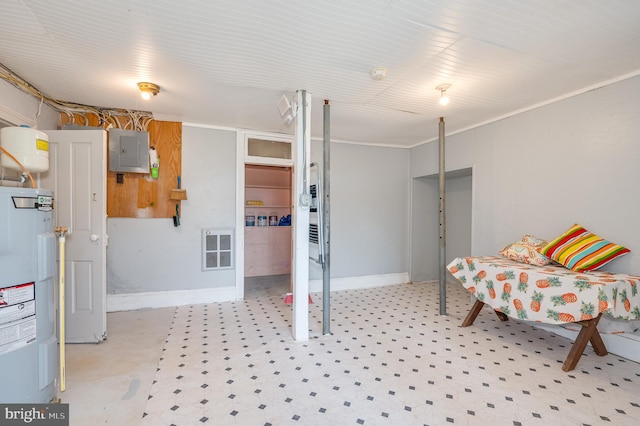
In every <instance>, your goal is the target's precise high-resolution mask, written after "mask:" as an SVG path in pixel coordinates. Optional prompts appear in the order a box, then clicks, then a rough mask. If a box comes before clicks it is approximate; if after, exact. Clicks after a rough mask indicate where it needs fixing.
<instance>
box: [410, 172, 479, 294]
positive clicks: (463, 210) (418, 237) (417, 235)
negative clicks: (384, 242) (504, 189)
mask: <svg viewBox="0 0 640 426" xmlns="http://www.w3.org/2000/svg"><path fill="white" fill-rule="evenodd" d="M445 179H446V181H445V187H446V206H445V211H446V219H445V221H446V254H445V257H446V259H453V258H455V257H459V256H470V255H471V235H472V234H471V218H472V215H471V212H472V183H473V176H472V169H471V168H466V169H461V170H455V171H450V172H447V173H446V174H445ZM439 198H440V194H439V183H438V175H437V174H436V175H429V176H420V177H417V178H414V179H413V185H412V194H411V199H412V208H411V217H412V223H411V229H412V232H411V281H412V282H414V283H415V282H424V281H434V280H438V277H439V266H438V263H439V262H438V257H439V249H440V246H439V212H438V204H439Z"/></svg>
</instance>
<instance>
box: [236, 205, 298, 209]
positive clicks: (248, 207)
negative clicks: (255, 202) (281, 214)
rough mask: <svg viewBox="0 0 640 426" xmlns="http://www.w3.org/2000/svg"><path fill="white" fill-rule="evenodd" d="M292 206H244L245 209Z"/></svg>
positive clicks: (285, 207) (288, 207) (286, 207)
mask: <svg viewBox="0 0 640 426" xmlns="http://www.w3.org/2000/svg"><path fill="white" fill-rule="evenodd" d="M291 207H292V206H250V205H246V206H244V208H245V209H290V208H291Z"/></svg>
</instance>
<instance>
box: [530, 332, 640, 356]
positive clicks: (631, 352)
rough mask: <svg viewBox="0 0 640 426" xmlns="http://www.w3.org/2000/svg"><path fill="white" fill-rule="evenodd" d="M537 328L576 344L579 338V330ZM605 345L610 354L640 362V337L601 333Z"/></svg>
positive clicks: (627, 334)
mask: <svg viewBox="0 0 640 426" xmlns="http://www.w3.org/2000/svg"><path fill="white" fill-rule="evenodd" d="M535 327H538V328H542V329H544V330H547V331H550V332H552V333H555V334H558V335H560V336H562V337H566V338H568V339H570V340H571V341H573V342H575V340H576V338H577V337H578V329H577V328H576V329H574V328H573V327H572V328H565V327H562V326H550V325H541V324H535ZM600 337H602V341H603V342H604V345H605V346H606V347H607V351H608V352H609V353H612V354H615V355H618V356H621V357H622V358H626V359H629V360H631V361H635V362H640V336H638V335H636V334H632V333H620V334H609V333H600ZM589 346H591V343H589Z"/></svg>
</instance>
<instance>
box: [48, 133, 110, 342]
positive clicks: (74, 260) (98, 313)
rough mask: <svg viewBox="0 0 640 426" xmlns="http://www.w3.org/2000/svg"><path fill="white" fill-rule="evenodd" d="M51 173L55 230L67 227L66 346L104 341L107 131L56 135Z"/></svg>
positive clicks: (52, 136) (52, 142) (52, 141)
mask: <svg viewBox="0 0 640 426" xmlns="http://www.w3.org/2000/svg"><path fill="white" fill-rule="evenodd" d="M45 133H46V134H47V135H48V136H49V163H50V165H49V171H47V172H46V173H42V174H41V175H40V178H41V186H42V187H44V188H46V189H53V190H54V191H55V192H54V200H55V209H54V212H55V217H56V226H66V227H67V228H68V234H67V237H66V242H65V248H66V250H65V306H66V308H65V311H66V312H65V318H66V319H65V325H66V327H65V336H66V339H65V341H66V342H68V343H85V342H100V341H102V340H104V339H105V338H106V336H107V301H106V298H107V294H106V290H107V275H106V262H107V238H108V237H107V220H106V217H107V213H106V212H107V209H106V205H107V204H106V193H107V184H106V164H107V160H106V158H107V157H106V149H107V133H106V131H104V130H53V131H45Z"/></svg>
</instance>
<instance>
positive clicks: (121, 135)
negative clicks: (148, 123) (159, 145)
mask: <svg viewBox="0 0 640 426" xmlns="http://www.w3.org/2000/svg"><path fill="white" fill-rule="evenodd" d="M109 170H110V171H112V172H132V173H149V132H143V131H137V130H123V129H110V130H109Z"/></svg>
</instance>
